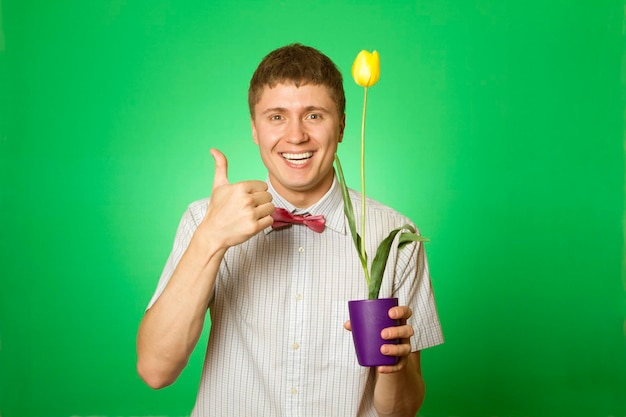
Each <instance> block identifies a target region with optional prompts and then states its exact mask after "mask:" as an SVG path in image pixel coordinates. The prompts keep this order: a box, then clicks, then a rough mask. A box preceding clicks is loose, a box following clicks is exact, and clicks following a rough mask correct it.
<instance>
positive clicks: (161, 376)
mask: <svg viewBox="0 0 626 417" xmlns="http://www.w3.org/2000/svg"><path fill="white" fill-rule="evenodd" d="M137 373H138V374H139V377H140V378H141V379H142V380H143V382H145V383H146V385H148V386H149V387H150V388H152V389H155V390H158V389H161V388H165V387H167V386H170V385H172V384H173V383H174V381H176V376H171V375H168V374H166V373H164V372H162V371H159V368H158V367H155V366H147V365H146V364H145V363H143V362H142V361H141V360H138V361H137Z"/></svg>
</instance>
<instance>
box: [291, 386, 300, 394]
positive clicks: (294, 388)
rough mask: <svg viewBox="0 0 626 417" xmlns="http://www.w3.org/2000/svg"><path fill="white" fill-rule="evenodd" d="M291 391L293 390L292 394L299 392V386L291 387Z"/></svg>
mask: <svg viewBox="0 0 626 417" xmlns="http://www.w3.org/2000/svg"><path fill="white" fill-rule="evenodd" d="M290 392H291V393H292V394H297V393H298V388H296V387H291V390H290Z"/></svg>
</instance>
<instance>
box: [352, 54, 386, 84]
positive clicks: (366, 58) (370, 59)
mask: <svg viewBox="0 0 626 417" xmlns="http://www.w3.org/2000/svg"><path fill="white" fill-rule="evenodd" d="M352 78H354V81H355V82H356V83H357V84H358V85H360V86H361V87H371V86H373V85H374V84H376V83H377V82H378V80H379V78H380V57H379V55H378V52H376V51H374V52H373V53H370V52H368V51H365V50H363V51H361V52H359V54H358V55H357V56H356V59H355V60H354V63H353V64H352Z"/></svg>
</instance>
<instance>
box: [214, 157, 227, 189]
mask: <svg viewBox="0 0 626 417" xmlns="http://www.w3.org/2000/svg"><path fill="white" fill-rule="evenodd" d="M211 156H212V157H213V159H214V160H215V175H214V176H213V189H214V190H215V189H216V188H217V187H219V186H221V185H226V184H228V161H227V160H226V156H224V154H223V153H221V152H220V151H218V150H217V149H211Z"/></svg>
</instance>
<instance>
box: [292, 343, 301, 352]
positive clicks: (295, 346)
mask: <svg viewBox="0 0 626 417" xmlns="http://www.w3.org/2000/svg"><path fill="white" fill-rule="evenodd" d="M291 347H292V349H293V350H298V349H300V344H299V343H294V344H293V345H291Z"/></svg>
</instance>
